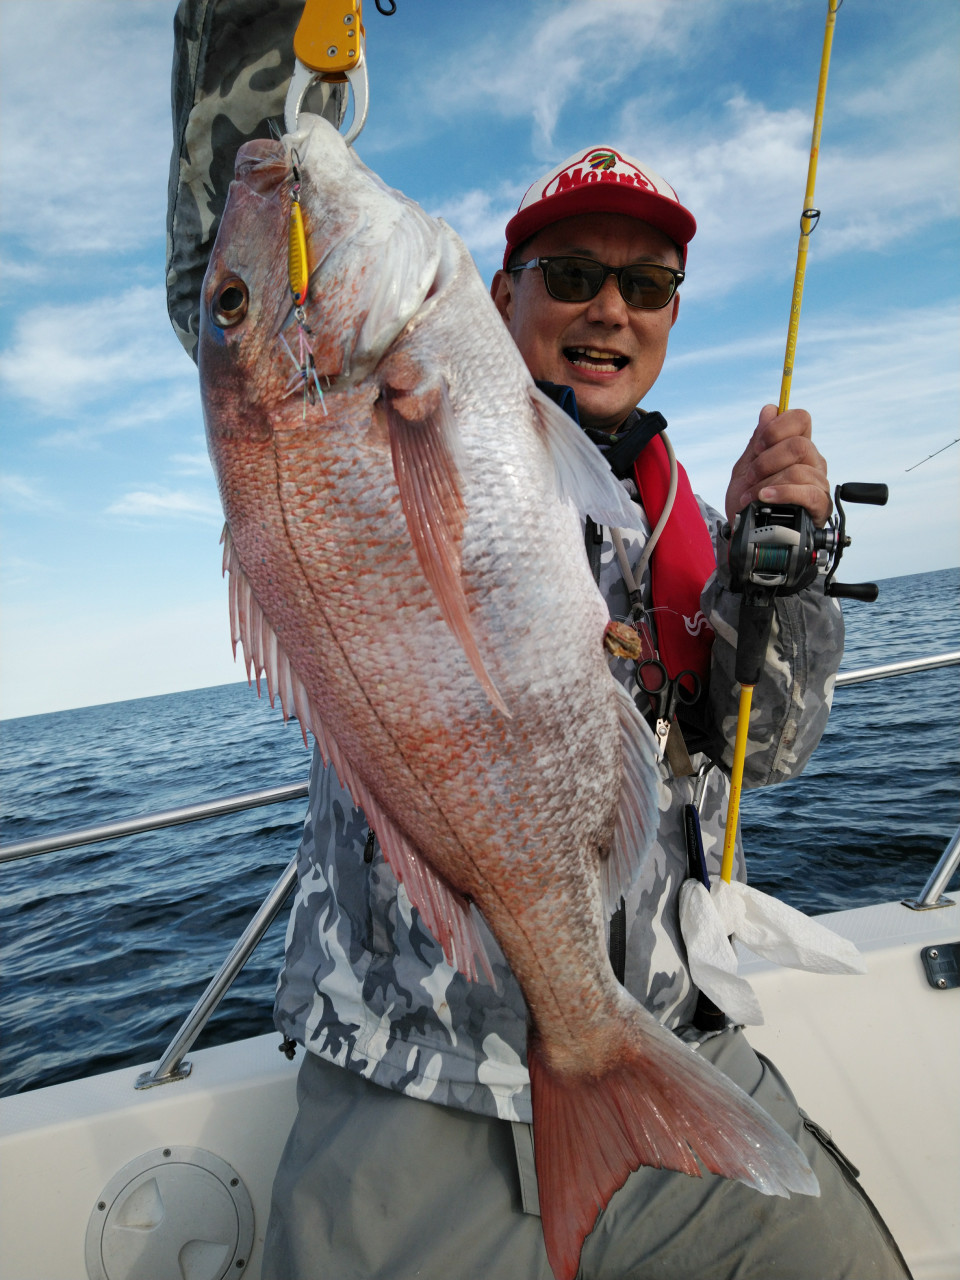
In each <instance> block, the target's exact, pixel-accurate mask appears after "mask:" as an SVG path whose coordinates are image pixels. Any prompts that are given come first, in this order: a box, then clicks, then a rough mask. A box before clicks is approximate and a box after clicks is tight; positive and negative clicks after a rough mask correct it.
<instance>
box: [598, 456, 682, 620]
mask: <svg viewBox="0 0 960 1280" xmlns="http://www.w3.org/2000/svg"><path fill="white" fill-rule="evenodd" d="M660 439H661V440H662V441H663V443H664V446H665V447H666V450H667V458H668V459H669V461H670V485H669V488H668V489H667V497H666V501H665V502H664V504H663V510H662V511H661V512H660V519H659V520H658V521H657V523H656V524H655V525H654V527H653V529H652V530H651V533H650V537H649V538H648V539H647V545H646V546H645V547H644V548H643V554H642V555H641V557H640V559H639V560H638V561H637V567H636V570H633V569H631V568H630V561H629V559H628V557H627V549H626V547H625V546H624V544H623V535H622V534H621V532H620V530H619V529H611V530H610V537H611V540H612V542H613V546H614V549H615V550H616V553H617V560H618V561H619V563H620V572H621V574H622V575H623V581H624V583H625V584H626V587H627V591H628V593H629V595H630V603H631V604H632V605H633V607H634V610H636V609H637V608H640V609H641V611H642V604H641V597H640V583H641V582H642V581H643V575H644V574H645V573H646V571H647V565H648V564H649V563H650V557H651V556H652V555H653V552H654V549H655V547H656V545H657V543H658V542H659V541H660V535H661V533H663V531H664V529H665V527H666V524H667V521H668V520H669V519H670V515H671V512H672V511H673V504H674V502H675V500H676V497H677V479H678V475H677V455H676V454H675V453H674V451H673V445H672V444H671V443H670V437H669V436H668V435H667V433H666V431H661V432H660Z"/></svg>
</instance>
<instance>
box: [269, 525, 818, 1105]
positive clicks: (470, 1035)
mask: <svg viewBox="0 0 960 1280" xmlns="http://www.w3.org/2000/svg"><path fill="white" fill-rule="evenodd" d="M701 510H702V513H703V516H704V518H705V519H706V520H707V523H708V525H709V527H710V528H711V529H712V530H714V531H716V530H717V528H718V526H719V524H720V517H719V515H718V514H717V513H716V512H714V511H711V510H710V509H709V508H707V507H705V506H701ZM717 538H719V535H718V534H716V533H715V546H717ZM644 541H645V539H644V538H642V537H636V538H627V539H626V546H627V551H628V555H629V557H630V561H631V564H632V565H634V566H635V565H636V563H637V561H638V560H639V558H640V553H641V551H642V549H643V544H644ZM717 550H718V560H719V563H720V564H721V565H725V564H726V547H725V546H717ZM724 578H725V574H724V572H723V571H722V570H718V571H717V572H716V573H715V574H714V575H713V576H712V577H711V578H710V580H709V581H708V583H707V584H706V587H705V589H704V592H703V597H702V602H701V604H702V608H703V612H704V614H705V615H706V617H707V618H708V620H709V622H710V625H711V626H712V627H713V628H714V631H715V632H716V639H715V642H714V645H713V653H712V659H711V677H710V688H709V692H710V702H711V711H712V714H713V717H714V720H715V723H716V725H717V726H718V728H719V729H720V731H721V733H722V738H723V741H724V742H725V744H726V745H725V747H724V750H723V757H722V762H721V767H720V768H715V769H713V770H712V771H711V772H710V773H709V774H708V779H707V787H706V792H705V795H704V800H703V805H702V809H701V822H702V831H703V844H704V852H705V854H706V857H707V863H708V868H709V870H710V871H711V873H717V872H718V871H719V867H720V858H721V851H722V847H723V834H724V821H725V816H726V807H727V795H728V791H729V776H728V773H727V772H726V769H725V768H724V767H723V765H724V764H725V765H726V766H727V767H729V765H730V763H731V760H732V744H733V740H734V736H735V731H736V719H737V703H738V696H739V686H738V685H737V683H736V681H735V679H734V675H733V668H734V661H735V651H736V618H737V612H738V608H739V597H738V596H735V595H733V594H732V593H731V592H730V591H729V590H728V589H727V585H726V584H725V581H724ZM600 588H601V591H602V592H603V594H604V597H605V598H606V600H607V603H608V605H609V607H610V612H611V615H612V616H613V617H615V618H616V617H620V618H624V617H626V615H627V612H628V602H627V593H626V588H625V586H624V583H623V579H622V577H621V573H620V568H619V565H618V563H617V559H616V556H615V554H614V550H613V547H612V544H611V542H610V541H609V540H605V542H604V544H603V550H602V559H601V576H600ZM842 649H843V622H842V618H841V615H840V609H839V607H838V606H837V604H836V603H835V602H833V601H829V600H826V599H825V598H824V597H823V595H822V593H821V592H820V590H819V589H818V588H811V589H810V590H808V591H805V592H803V593H801V594H799V595H796V596H791V597H787V598H786V599H783V600H780V601H778V602H777V606H776V618H775V621H774V627H773V631H772V634H771V637H770V643H769V646H768V650H767V655H766V668H765V671H764V675H763V677H762V679H761V681H760V683H759V684H758V686H757V688H756V690H755V693H754V701H753V715H752V718H751V746H750V749H749V752H748V758H747V762H746V767H745V772H744V785H745V786H762V785H764V784H768V783H772V782H779V781H782V780H784V779H786V778H790V777H792V776H795V775H796V774H797V773H799V772H800V770H801V769H802V768H803V765H804V764H805V763H806V761H807V759H808V758H809V756H810V753H811V752H812V751H813V749H814V747H815V746H816V744H817V742H818V741H819V738H820V735H821V733H822V732H823V728H824V726H825V724H826V721H827V716H828V713H829V708H830V701H831V698H832V693H833V685H834V678H835V675H836V670H837V667H838V666H839V662H840V656H841V653H842ZM611 669H612V670H613V672H614V675H615V676H616V677H617V678H618V679H620V680H621V681H622V682H623V683H624V684H625V685H626V687H627V688H628V689H629V690H630V691H631V693H635V692H636V683H635V679H634V675H633V672H634V670H635V668H634V664H633V663H632V662H627V661H620V660H612V661H611ZM705 760H706V757H705V756H702V755H694V756H693V761H692V762H693V765H694V767H695V768H697V767H698V766H699V765H700V764H701V763H703V762H704V761H705ZM660 768H661V778H660V797H659V806H660V825H659V832H658V838H657V842H656V844H655V845H654V848H653V849H652V851H651V853H650V855H649V857H648V858H647V861H646V863H645V865H644V867H643V870H642V872H641V874H640V876H639V878H638V880H637V881H636V883H635V884H634V885H633V887H632V889H631V891H630V894H629V896H628V900H627V910H626V917H627V949H626V956H627V959H626V972H625V985H626V987H627V988H628V990H629V991H630V992H631V993H632V994H633V995H634V996H636V997H637V999H639V1000H640V1001H641V1002H642V1003H643V1004H644V1005H645V1006H646V1007H647V1008H648V1009H649V1010H650V1012H651V1013H653V1014H654V1015H655V1016H656V1017H657V1018H659V1019H660V1020H661V1021H662V1022H663V1023H664V1024H665V1025H667V1026H669V1027H672V1028H675V1029H676V1030H678V1031H680V1032H684V1031H685V1029H686V1028H688V1027H689V1024H690V1020H691V1018H692V1016H693V1010H694V1007H695V1004H696V1000H697V992H696V989H695V988H693V987H692V985H691V982H690V976H689V973H688V972H687V968H686V963H685V952H684V947H683V942H682V940H681V937H680V929H679V919H678V895H679V888H680V885H681V884H682V882H683V881H684V879H686V876H687V852H686V842H685V839H684V832H683V822H682V812H683V805H684V804H686V803H689V802H690V801H691V800H692V798H693V789H694V782H695V779H694V778H693V777H681V778H676V777H673V776H672V774H671V772H670V769H669V766H668V765H667V764H666V762H664V763H663V764H662V765H661V766H660ZM736 874H737V875H738V877H740V878H743V877H744V874H745V873H744V867H743V856H742V850H741V849H740V848H739V841H738V849H737V861H736ZM487 946H488V952H489V954H490V955H491V957H493V958H494V963H493V968H494V973H495V975H496V978H497V989H495V988H494V987H492V986H491V985H490V984H489V983H488V982H487V981H485V980H482V979H481V980H480V981H478V982H473V983H471V982H468V981H467V980H466V979H465V978H464V977H463V976H462V975H461V974H459V973H458V972H456V970H453V969H451V968H450V966H449V965H448V964H447V963H446V961H445V960H444V958H443V954H442V952H441V950H440V947H439V945H438V944H437V943H436V942H435V941H434V940H433V938H432V937H431V935H430V934H429V933H427V931H426V930H425V929H424V928H423V926H422V924H421V923H420V920H419V916H418V915H417V914H416V913H415V912H412V911H411V908H410V904H409V901H408V900H407V897H406V894H405V893H404V891H403V889H402V888H401V887H399V886H398V884H397V881H396V879H395V877H394V875H393V873H392V871H391V869H390V867H389V866H388V864H387V863H386V862H385V861H384V859H383V857H382V855H381V853H380V850H379V846H377V845H376V842H375V841H374V840H373V839H372V838H371V839H370V840H368V828H367V824H366V821H365V819H364V816H363V813H362V812H361V811H360V810H359V809H357V808H356V807H355V806H354V804H353V802H352V800H351V798H350V796H349V794H348V793H347V792H346V791H345V790H344V789H343V788H342V787H341V786H340V784H339V782H338V780H337V777H336V774H335V773H334V772H333V770H332V769H324V767H323V764H322V762H321V760H320V759H319V755H317V754H315V756H314V762H313V770H312V773H311V779H310V803H309V812H308V814H307V819H306V823H305V826H304V834H303V840H302V843H301V845H300V851H299V891H298V893H297V896H296V900H295V902H294V906H293V911H292V914H291V917H290V924H289V927H288V931H287V950H286V961H285V964H284V968H283V971H282V973H281V975H280V980H279V983H278V988H277V998H276V1009H275V1019H276V1023H277V1027H278V1028H279V1029H280V1030H281V1031H282V1032H283V1033H284V1034H285V1035H287V1036H290V1037H291V1038H292V1039H294V1040H297V1041H298V1042H299V1043H301V1044H303V1045H305V1046H306V1047H307V1048H308V1049H309V1050H310V1051H311V1052H314V1053H318V1054H320V1055H321V1056H322V1057H324V1058H328V1059H329V1060H330V1061H332V1062H335V1063H337V1064H338V1065H340V1066H343V1067H346V1068H348V1069H350V1070H353V1071H357V1072H359V1073H360V1074H361V1075H363V1076H365V1077H366V1078H368V1079H370V1080H372V1081H375V1082H376V1083H377V1084H380V1085H383V1086H385V1087H387V1088H391V1089H396V1090H398V1091H400V1092H403V1093H406V1094H408V1095H410V1096H411V1097H416V1098H427V1099H430V1100H432V1101H434V1102H439V1103H443V1104H446V1105H449V1106H457V1107H462V1108H464V1109H466V1110H471V1111H476V1112H479V1113H481V1114H483V1115H491V1116H499V1117H500V1118H501V1119H507V1120H521V1121H526V1122H529V1120H530V1094H529V1081H528V1076H527V1070H526V1065H525V1062H526V1031H527V1019H526V1009H525V1005H524V1000H523V996H522V995H521V993H520V989H519V987H518V985H517V982H516V980H515V979H514V977H513V975H512V974H511V972H510V970H509V968H508V967H507V964H506V962H505V960H504V959H503V957H502V955H501V953H500V951H499V949H498V948H497V946H496V943H495V942H494V941H493V939H492V938H489V937H488V938H487Z"/></svg>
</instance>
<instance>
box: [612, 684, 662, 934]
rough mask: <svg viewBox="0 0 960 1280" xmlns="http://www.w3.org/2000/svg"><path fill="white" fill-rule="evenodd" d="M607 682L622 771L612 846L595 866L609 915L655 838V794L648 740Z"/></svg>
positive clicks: (624, 699)
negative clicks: (616, 722)
mask: <svg viewBox="0 0 960 1280" xmlns="http://www.w3.org/2000/svg"><path fill="white" fill-rule="evenodd" d="M610 678H611V680H613V684H614V688H615V690H616V699H617V715H618V717H619V720H620V757H621V761H622V767H621V783H620V807H619V809H618V810H617V824H616V827H615V828H614V836H613V845H612V847H611V849H610V852H609V854H608V855H607V857H606V858H605V859H604V860H603V863H602V864H601V870H600V886H601V891H602V893H603V904H604V907H605V909H606V911H607V913H608V914H609V915H612V914H613V912H614V911H615V910H616V909H617V906H618V905H619V902H620V899H621V898H622V897H625V896H626V893H627V890H628V889H629V888H630V886H631V885H632V884H633V882H634V880H635V879H636V877H637V874H638V872H639V871H640V868H641V866H642V865H643V861H644V859H645V858H646V856H647V854H648V852H649V851H650V847H651V845H652V844H653V841H654V837H655V836H656V834H657V828H656V819H657V814H658V812H659V809H658V806H657V792H658V789H659V788H658V773H657V766H656V744H655V742H654V738H653V734H652V733H651V731H650V728H649V726H648V725H647V722H646V721H645V720H644V718H643V716H642V715H641V714H640V712H639V711H638V710H637V708H636V706H635V705H634V701H633V699H632V698H631V697H630V695H629V693H627V691H626V689H624V687H623V685H622V684H620V682H619V681H618V680H614V679H613V676H611V677H610Z"/></svg>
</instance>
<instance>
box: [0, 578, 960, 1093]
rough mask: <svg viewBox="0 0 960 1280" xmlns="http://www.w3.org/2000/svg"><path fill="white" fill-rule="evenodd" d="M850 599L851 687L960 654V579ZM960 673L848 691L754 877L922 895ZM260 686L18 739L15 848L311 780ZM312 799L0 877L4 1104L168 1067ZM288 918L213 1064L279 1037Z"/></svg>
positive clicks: (949, 821)
mask: <svg viewBox="0 0 960 1280" xmlns="http://www.w3.org/2000/svg"><path fill="white" fill-rule="evenodd" d="M880 585H881V596H880V600H879V601H878V602H877V603H876V604H871V605H868V604H862V603H858V602H852V601H846V602H844V614H845V617H846V622H847V650H846V655H845V658H844V663H843V669H844V670H855V669H858V668H861V667H868V666H877V665H880V664H881V663H885V662H893V661H898V660H904V659H909V658H916V657H922V656H926V655H929V654H935V653H942V652H945V651H947V650H955V649H960V609H958V604H960V569H950V570H944V571H942V572H938V573H926V574H916V575H911V576H909V577H902V578H892V579H888V580H887V581H885V582H883V583H881V584H880ZM958 708H960V668H956V667H954V668H949V669H945V670H940V671H933V672H925V673H920V674H917V675H913V676H906V677H897V678H896V679H891V680H885V681H878V682H874V683H870V684H865V685H856V686H852V687H850V688H847V689H840V690H838V691H837V694H836V697H835V700H834V709H833V713H832V715H831V719H830V723H829V726H828V728H827V732H826V734H825V735H824V738H823V740H822V742H821V745H820V747H819V748H818V750H817V752H816V754H815V755H814V757H813V759H812V761H811V762H810V764H809V765H808V766H807V769H806V771H805V772H804V774H803V775H802V776H801V777H800V778H798V779H796V780H794V781H792V782H789V783H786V784H783V785H781V786H778V787H773V788H765V789H763V790H762V791H755V792H748V793H745V795H744V798H743V805H742V810H741V815H742V824H743V832H744V841H745V845H746V849H747V853H748V863H749V867H750V877H751V881H752V882H753V883H754V884H756V885H757V886H758V887H759V888H761V889H764V890H766V891H767V892H771V893H776V894H777V895H778V896H780V897H782V898H783V899H784V900H785V901H787V902H789V903H791V905H793V906H795V907H798V908H800V909H801V910H804V911H807V912H810V913H814V912H818V911H831V910H838V909H842V908H845V907H854V906H862V905H866V904H868V903H872V902H881V901H885V900H888V899H896V898H901V897H905V896H915V895H916V894H917V892H918V891H919V890H920V888H921V887H922V885H923V883H924V881H925V880H926V878H927V876H928V874H929V872H930V870H931V869H932V867H933V865H934V863H935V861H936V858H937V857H938V856H939V854H940V852H941V851H942V849H943V847H944V845H945V844H946V841H947V840H948V838H949V837H950V835H951V833H952V832H953V830H954V828H955V827H956V825H957V822H958V820H960V731H958V725H960V716H958ZM309 759H310V757H309V753H308V751H307V750H306V748H305V747H304V744H303V740H302V738H301V736H300V730H299V728H298V726H297V725H295V724H288V725H284V723H283V721H282V718H281V716H280V714H279V712H278V711H273V710H272V709H271V708H270V706H269V704H268V703H267V702H266V699H263V700H260V699H258V698H257V696H256V693H255V692H252V691H251V690H249V689H248V688H247V687H246V685H244V684H231V685H224V686H221V687H219V688H215V689H203V690H200V691H195V692H191V693H180V694H171V695H168V696H164V697H156V698H143V699H137V700H136V701H131V702H119V703H109V704H107V705H105V706H99V707H87V708H83V709H81V710H77V711H66V712H61V713H57V714H53V715H43V716H28V717H24V718H22V719H18V720H7V721H4V722H3V723H2V725H0V797H2V799H0V806H2V808H0V822H2V829H0V835H2V840H3V841H4V842H5V843H6V842H10V841H14V840H24V839H29V838H32V837H36V836H41V835H47V834H53V833H55V832H61V831H64V830H69V829H71V828H77V827H83V826H88V825H92V824H94V823H97V822H104V821H108V820H111V819H116V818H122V817H129V816H132V815H134V814H140V813H148V812H152V811H154V810H159V809H166V808H172V807H175V806H179V805H184V804H190V803H195V802H198V801H201V800H207V799H213V798H216V797H222V796H230V795H236V794H238V793H240V792H243V791H248V790H254V789H256V788H260V787H267V786H275V785H279V784H281V783H291V782H301V781H303V780H305V778H306V775H307V770H308V766H309ZM305 804H306V802H305V801H304V800H298V801H291V802H287V803H285V804H282V805H275V806H271V807H269V808H264V809H258V810H253V811H249V812H247V813H242V814H235V815H232V816H229V817H224V818H218V819H214V820H212V821H209V822H204V823H197V824H193V825H190V826H184V827H177V828H173V829H169V830H166V831H158V832H150V833H148V834H146V835H142V836H136V837H131V838H128V839H125V840H117V841H111V842H108V843H103V844H99V845H90V846H87V847H85V848H82V849H77V850H71V851H66V852H62V853H53V854H45V855H41V856H40V857H37V858H33V859H31V860H27V861H22V862H17V863H10V864H7V865H0V960H2V971H0V1093H14V1092H17V1091H19V1090H23V1089H28V1088H34V1087H38V1086H40V1085H45V1084H53V1083H56V1082H58V1081H61V1080H68V1079H73V1078H77V1077H80V1076H84V1075H89V1074H92V1073H93V1072H97V1071H103V1070H108V1069H111V1068H114V1067H120V1066H129V1065H134V1064H138V1063H150V1062H154V1061H156V1060H157V1058H158V1057H159V1055H160V1054H161V1053H162V1051H163V1049H164V1048H165V1047H166V1044H167V1042H168V1041H169V1039H170V1037H171V1036H172V1035H173V1033H174V1032H175V1030H176V1029H177V1027H178V1026H179V1025H180V1023H181V1021H182V1019H183V1018H184V1017H185V1015H186V1014H187V1012H188V1011H189V1009H190V1007H191V1005H192V1003H193V1001H194V1000H195V999H196V998H197V996H199V994H200V993H201V992H202V991H203V989H204V987H205V986H206V984H207V982H208V981H209V979H210V977H211V976H212V974H213V972H214V971H215V970H216V968H217V966H218V965H219V964H220V962H221V961H222V960H223V958H224V956H225V955H226V954H227V952H228V951H229V950H230V948H231V946H232V945H233V943H234V942H235V941H236V939H237V937H238V936H239V934H240V932H241V930H242V929H243V927H244V926H245V924H246V923H247V921H248V920H249V918H250V917H251V916H252V915H253V913H254V911H255V910H256V909H257V907H258V906H259V904H260V902H261V901H262V900H263V898H264V897H265V896H266V894H267V892H268V890H269V889H270V887H271V886H272V884H273V883H274V881H275V880H276V879H277V877H278V876H279V875H280V873H281V872H282V870H283V868H284V867H285V866H286V864H287V862H288V861H289V859H290V858H291V857H292V856H293V854H294V853H295V851H296V847H297V841H298V838H299V831H300V826H301V823H302V819H303V813H304V810H305ZM285 923H286V910H283V911H281V913H280V916H279V917H278V919H277V920H276V921H275V922H274V924H273V926H272V927H271V928H270V930H269V931H268V933H267V935H266V937H265V938H264V940H263V941H262V942H261V944H260V947H259V948H258V950H257V951H256V953H255V954H254V956H253V957H252V959H251V960H250V962H249V963H248V965H247V968H246V970H245V971H244V972H243V973H242V974H241V976H240V978H239V979H238V980H237V982H236V983H235V984H234V986H233V987H232V988H231V990H230V992H229V993H228V994H227V997H226V998H225V1000H224V1002H223V1003H222V1004H221V1006H220V1008H219V1010H218V1011H217V1013H216V1014H215V1015H214V1017H213V1018H212V1019H211V1021H210V1023H209V1024H208V1026H207V1028H206V1029H205V1031H204V1033H203V1034H202V1036H201V1038H200V1040H199V1041H198V1046H199V1047H203V1046H205V1045H210V1044H216V1043H220V1042H223V1041H228V1040H232V1039H236V1038H239V1037H242V1036H248V1035H255V1034H259V1033H261V1032H265V1031H269V1030H271V1029H272V1019H271V1004H272V995H273V986H274V981H275V978H276V974H277V971H278V968H279V965H280V962H281V958H282V951H283V934H284V928H285Z"/></svg>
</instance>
